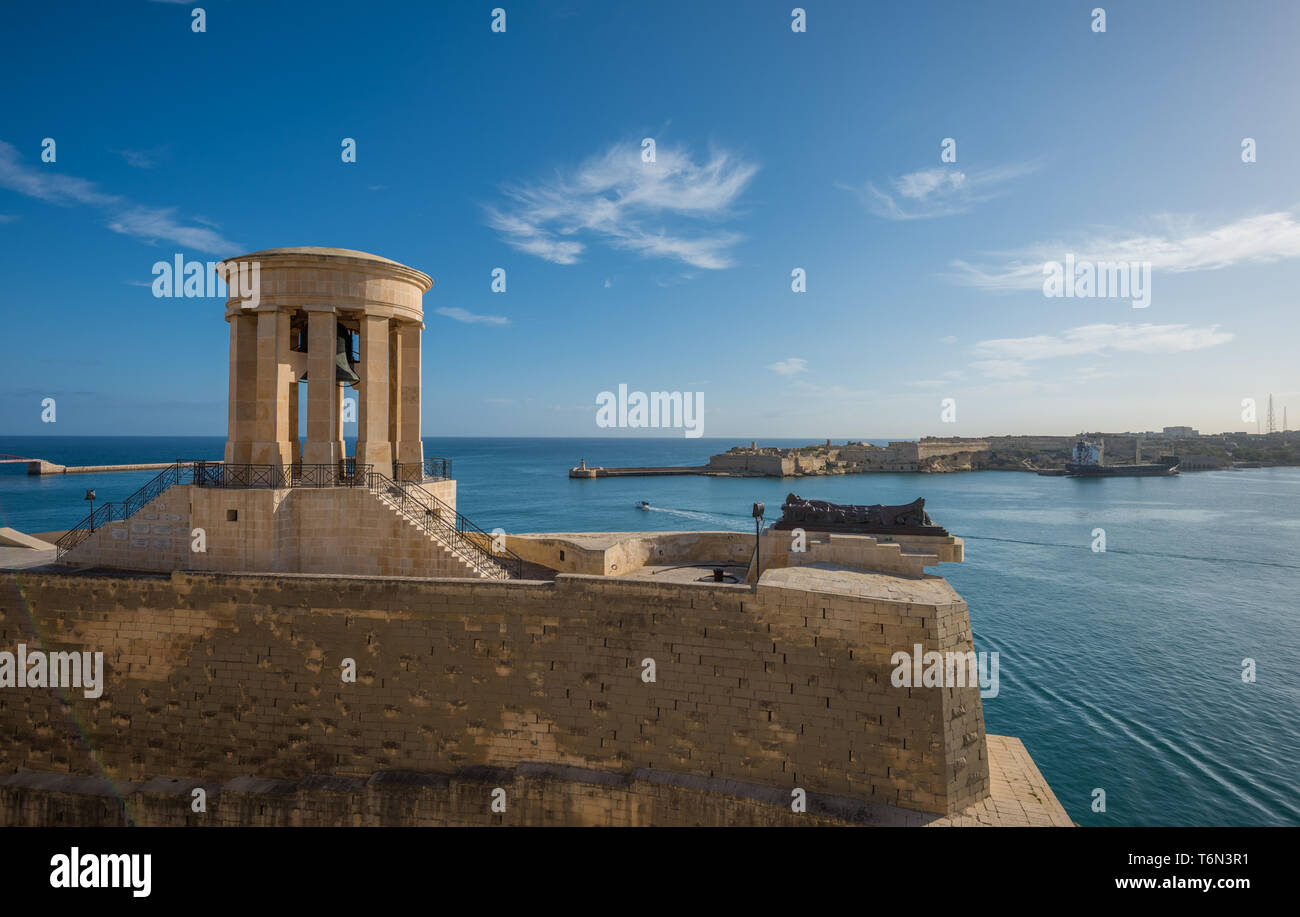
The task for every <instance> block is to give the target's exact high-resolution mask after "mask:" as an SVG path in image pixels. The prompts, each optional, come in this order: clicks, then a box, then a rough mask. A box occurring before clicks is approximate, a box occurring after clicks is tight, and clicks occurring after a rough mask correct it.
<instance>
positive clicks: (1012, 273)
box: [953, 211, 1300, 290]
mask: <svg viewBox="0 0 1300 917" xmlns="http://www.w3.org/2000/svg"><path fill="white" fill-rule="evenodd" d="M1158 222H1160V223H1161V224H1163V226H1162V228H1161V230H1160V231H1156V232H1140V231H1132V232H1127V233H1122V234H1115V235H1111V236H1095V237H1093V238H1090V239H1083V240H1079V241H1076V242H1074V243H1066V242H1039V243H1035V244H1033V245H1030V246H1027V247H1026V248H1023V249H1020V250H1018V251H1012V252H1002V253H998V254H999V255H1000V257H1001V258H1002V263H1000V264H997V265H994V266H991V267H982V266H977V265H973V264H969V263H967V262H965V261H954V262H953V266H954V267H955V268H956V269H957V271H958V273H957V277H956V279H957V280H958V281H959V282H961V283H964V284H967V285H969V286H974V287H981V288H983V289H988V290H1041V289H1042V288H1043V265H1044V264H1045V263H1047V262H1049V261H1054V262H1064V261H1065V256H1066V255H1067V254H1072V255H1074V257H1075V260H1076V263H1077V262H1079V261H1091V262H1093V263H1096V262H1101V261H1128V262H1133V261H1137V262H1145V261H1149V262H1150V263H1151V267H1152V270H1155V271H1168V272H1170V273H1183V272H1187V271H1214V270H1219V269H1221V268H1225V267H1231V266H1233V265H1235V264H1243V263H1257V264H1266V263H1269V262H1273V261H1281V260H1285V259H1291V258H1300V222H1297V221H1296V214H1295V213H1294V212H1291V211H1279V212H1276V213H1265V214H1260V215H1258V216H1252V217H1243V218H1241V219H1238V220H1235V221H1233V222H1231V223H1225V224H1224V225H1222V226H1217V227H1211V228H1208V229H1206V228H1197V227H1193V226H1190V225H1188V224H1187V223H1186V222H1182V221H1174V220H1172V219H1170V218H1167V217H1166V218H1162V219H1161V220H1159V221H1158Z"/></svg>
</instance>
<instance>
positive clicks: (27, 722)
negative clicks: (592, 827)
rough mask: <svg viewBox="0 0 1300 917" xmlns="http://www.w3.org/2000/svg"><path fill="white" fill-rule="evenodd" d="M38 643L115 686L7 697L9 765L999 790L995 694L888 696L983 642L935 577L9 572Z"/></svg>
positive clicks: (920, 804) (4, 766)
mask: <svg viewBox="0 0 1300 917" xmlns="http://www.w3.org/2000/svg"><path fill="white" fill-rule="evenodd" d="M19 643H26V644H27V645H28V647H29V648H34V647H38V646H43V647H44V648H45V649H46V650H47V651H50V652H55V651H71V650H79V651H80V650H84V651H90V652H94V651H102V652H103V653H104V658H105V663H106V668H107V670H108V674H107V677H106V686H105V688H104V691H103V695H102V696H101V697H98V698H87V697H85V696H84V695H83V693H82V692H80V691H78V690H75V689H69V690H67V691H64V692H60V691H57V690H53V689H49V688H26V689H20V688H13V687H9V688H0V773H11V774H12V773H16V772H19V771H43V772H65V773H68V774H76V775H92V774H99V773H101V770H100V769H101V768H102V772H103V773H105V774H107V775H108V776H109V777H111V778H113V779H114V780H118V781H135V780H148V779H151V778H154V777H158V776H161V775H168V774H173V775H174V774H185V775H189V776H190V777H191V778H193V779H202V780H212V781H228V780H232V779H235V778H237V777H257V778H266V779H275V780H303V779H305V778H308V777H321V776H351V777H369V776H371V775H374V774H376V773H378V772H380V771H384V770H392V769H397V770H406V771H417V772H450V771H454V770H455V769H457V768H461V767H466V766H491V767H514V766H517V765H519V764H522V763H525V762H532V763H539V764H553V765H567V766H574V767H581V768H587V769H591V770H597V771H602V772H608V773H611V774H622V775H627V774H630V773H632V772H633V771H635V770H637V769H639V768H649V769H655V770H661V771H665V772H670V773H676V774H683V775H694V776H699V777H708V778H716V779H724V780H736V781H743V782H748V783H753V784H757V785H762V786H768V787H777V788H784V790H785V791H786V792H787V793H788V791H789V789H790V788H793V787H802V788H804V789H806V790H807V791H808V792H810V793H824V794H831V795H837V796H844V797H848V798H851V799H856V800H860V801H863V802H871V803H878V804H883V805H890V806H898V807H902V808H907V809H913V810H919V811H925V812H934V813H941V814H953V813H955V812H957V811H959V810H961V809H963V808H965V807H966V806H968V805H970V804H971V803H972V802H975V801H978V800H979V799H981V798H983V796H985V795H987V793H988V761H987V754H986V744H985V736H984V722H983V712H982V708H981V706H980V699H979V691H978V686H975V687H965V688H947V687H945V688H921V687H916V688H897V687H894V686H893V685H892V684H891V681H890V674H891V671H892V670H893V668H894V666H893V663H892V662H891V656H892V654H893V653H894V652H895V651H897V650H906V651H909V652H910V651H911V649H912V647H913V645H915V644H921V645H923V647H924V648H925V649H926V650H937V651H940V652H942V651H948V650H958V651H970V650H971V648H972V647H971V634H970V621H969V616H968V613H967V609H966V605H965V603H964V602H962V600H961V599H960V597H959V596H957V594H956V593H955V592H953V590H952V589H951V587H949V586H948V584H947V583H946V582H945V581H943V580H942V579H939V578H937V577H926V578H923V579H919V580H916V579H903V578H900V577H892V576H887V575H884V574H868V573H854V572H846V571H821V570H816V569H810V568H800V569H791V570H774V571H770V572H768V573H765V574H764V580H763V583H762V584H761V585H760V586H759V587H758V588H757V590H755V589H752V588H749V587H744V586H730V585H713V584H707V585H705V584H681V585H675V584H667V583H657V582H645V581H637V580H619V579H609V578H600V577H585V576H574V575H563V576H560V577H559V578H558V579H557V580H556V581H555V582H554V583H541V582H526V581H512V582H500V581H487V580H482V581H466V580H441V581H438V580H433V581H429V580H405V579H397V578H391V579H385V578H359V577H330V576H306V575H275V576H263V575H223V574H211V573H176V574H172V575H170V576H150V575H136V576H122V577H98V576H91V575H57V574H48V573H24V574H13V573H9V574H3V575H0V650H7V651H10V652H12V651H14V649H15V648H16V646H17V644H19ZM346 659H351V660H354V661H355V667H356V668H355V670H356V680H355V682H348V681H345V680H344V678H343V672H344V668H343V664H344V663H345V660H346ZM645 659H653V660H654V661H655V666H656V678H655V681H653V682H650V683H647V682H646V681H644V680H643V679H642V672H643V671H644V669H643V660H645Z"/></svg>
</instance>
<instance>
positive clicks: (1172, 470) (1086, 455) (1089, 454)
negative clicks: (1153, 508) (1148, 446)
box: [1065, 439, 1178, 478]
mask: <svg viewBox="0 0 1300 917" xmlns="http://www.w3.org/2000/svg"><path fill="white" fill-rule="evenodd" d="M1138 448H1139V450H1140V448H1141V447H1140V446H1139V447H1138ZM1138 458H1139V461H1140V459H1141V452H1140V451H1139V452H1138ZM1065 473H1066V475H1068V476H1069V477H1072V478H1136V477H1152V476H1155V477H1166V476H1168V475H1171V474H1178V460H1177V459H1176V458H1172V457H1170V458H1168V459H1161V460H1160V461H1158V462H1155V463H1153V464H1147V465H1143V464H1136V465H1103V464H1102V463H1101V447H1100V446H1099V445H1098V444H1097V443H1094V442H1090V441H1089V440H1086V439H1081V440H1079V441H1078V442H1077V443H1075V444H1074V461H1071V462H1066V463H1065Z"/></svg>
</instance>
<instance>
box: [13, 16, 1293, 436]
mask: <svg viewBox="0 0 1300 917" xmlns="http://www.w3.org/2000/svg"><path fill="white" fill-rule="evenodd" d="M497 3H500V0H495V2H489V3H484V4H472V3H458V4H454V5H443V4H424V3H422V4H398V3H385V2H377V3H371V4H355V3H329V2H323V3H313V4H311V5H299V4H288V3H251V2H234V0H230V2H226V0H209V2H206V3H205V4H204V7H203V8H204V9H205V11H206V17H207V23H206V24H207V31H206V32H204V33H194V32H192V31H191V26H190V23H191V9H192V4H188V3H187V4H176V3H168V2H149V0H138V2H136V0H122V2H119V3H115V4H112V5H107V4H99V3H83V4H72V3H60V2H56V0H51V2H48V3H40V4H22V5H11V6H10V7H9V8H8V10H7V13H6V16H7V21H6V24H5V25H6V27H5V30H4V33H3V35H2V36H0V50H2V51H3V53H0V76H2V78H3V84H4V86H5V91H4V93H3V99H2V100H0V115H2V116H0V266H2V267H3V268H4V280H5V282H4V284H3V286H0V310H2V311H3V316H4V327H5V332H6V333H5V342H6V344H7V346H6V347H5V348H4V350H5V361H6V371H5V379H6V383H7V384H6V385H5V386H4V389H3V391H0V433H5V432H8V433H12V434H32V433H57V434H61V435H77V434H87V435H94V434H114V433H116V434H158V433H178V434H180V433H192V434H221V433H224V432H225V424H226V407H225V399H226V368H227V346H228V345H227V326H226V324H225V322H224V321H223V320H222V315H223V308H222V303H221V302H220V301H219V300H215V299H158V298H154V297H153V295H152V293H151V291H150V289H149V287H148V283H149V282H150V281H151V280H152V279H153V277H152V273H151V272H152V266H153V264H154V263H155V262H156V261H159V260H166V261H170V260H171V259H172V258H173V257H174V255H175V254H177V253H181V254H184V255H185V256H186V257H187V258H188V259H191V260H203V261H206V260H219V259H222V258H226V257H232V256H235V255H238V254H242V253H245V252H250V251H254V250H257V249H262V248H272V247H279V246H290V245H325V246H338V247H344V248H355V249H361V250H364V251H370V252H374V253H377V254H381V255H384V256H386V257H390V258H394V259H396V260H398V261H401V262H403V263H406V264H409V265H411V266H413V267H416V268H419V269H420V270H423V271H425V272H426V273H428V274H430V275H431V276H432V277H433V278H434V281H435V284H434V288H433V290H432V291H431V292H430V293H429V294H428V295H427V296H426V297H425V316H426V325H427V328H426V332H425V339H424V340H425V346H424V356H425V362H424V393H425V394H424V430H425V433H426V434H428V435H504V436H526V435H575V436H581V435H595V434H596V433H598V432H601V431H598V430H597V428H596V426H595V410H596V396H597V395H598V393H600V392H601V391H605V390H615V389H616V388H617V386H618V385H619V384H620V383H624V384H627V385H628V387H629V388H630V389H632V390H638V389H639V390H644V391H651V390H659V391H700V392H703V393H704V407H705V422H704V428H703V429H704V434H705V435H706V436H736V437H738V438H742V437H743V438H754V437H764V436H766V437H777V436H807V437H809V438H822V437H826V436H832V437H836V438H842V437H883V436H919V435H945V434H963V435H977V434H993V433H1014V432H1039V433H1061V434H1066V433H1072V432H1076V431H1078V430H1079V429H1082V428H1088V429H1108V430H1134V429H1136V430H1144V429H1153V428H1159V427H1160V426H1163V425H1167V424H1190V425H1193V426H1197V427H1199V428H1201V429H1202V430H1211V431H1218V430H1240V429H1243V428H1246V427H1248V426H1249V427H1251V428H1252V429H1253V425H1249V424H1247V423H1244V422H1243V421H1242V420H1241V419H1240V413H1241V408H1240V403H1241V400H1242V399H1243V398H1246V397H1254V398H1257V399H1259V400H1260V403H1261V404H1262V403H1263V400H1264V399H1265V398H1267V396H1268V394H1269V393H1270V392H1271V393H1273V394H1274V395H1275V396H1276V399H1277V403H1278V405H1279V414H1280V406H1281V405H1282V404H1289V406H1291V407H1293V408H1294V409H1295V411H1296V413H1297V418H1298V422H1297V423H1296V424H1293V426H1294V425H1300V382H1298V381H1297V375H1296V369H1295V367H1296V365H1297V361H1296V359H1295V351H1296V341H1297V331H1298V330H1300V328H1298V325H1300V318H1297V315H1298V314H1300V313H1298V312H1297V309H1296V305H1297V295H1298V294H1297V283H1296V281H1297V278H1298V274H1300V272H1298V271H1297V266H1298V263H1300V262H1298V259H1300V172H1298V171H1297V169H1296V163H1297V151H1300V117H1297V114H1298V113H1300V105H1297V88H1296V87H1297V86H1300V57H1297V55H1296V54H1295V53H1294V48H1295V45H1296V41H1297V38H1298V37H1300V5H1297V4H1294V3H1287V2H1264V0H1258V2H1249V3H1240V4H1223V3H1211V2H1204V3H1200V2H1148V0H1144V2H1141V3H1136V2H1123V3H1110V4H1105V9H1106V12H1107V22H1106V31H1105V33H1096V32H1094V31H1093V30H1092V26H1091V23H1092V19H1091V16H1090V11H1091V10H1092V9H1093V7H1094V6H1096V5H1097V0H1088V2H1084V3H1077V2H1065V0H1057V2H1041V0H1038V2H1001V0H1000V2H996V3H981V4H972V3H964V2H951V3H906V4H902V3H879V2H843V3H812V4H806V5H805V7H804V8H805V9H806V10H807V31H806V32H804V33H802V34H796V33H794V32H792V30H791V28H790V22H791V16H790V11H791V8H792V6H793V4H791V3H781V4H778V3H763V2H753V0H750V2H737V3H708V4H704V3H698V2H685V3H672V2H667V3H659V4H654V5H651V6H647V5H644V4H614V3H607V2H578V0H571V2H557V3H536V2H529V3H526V4H517V5H511V4H509V3H507V4H506V5H505V6H504V8H505V10H506V31H505V32H504V33H494V32H492V30H491V28H490V25H491V19H492V14H491V10H492V8H493V6H494V5H497ZM47 137H49V138H53V139H54V140H55V141H56V144H57V147H56V151H57V159H56V161H55V162H53V163H44V162H42V161H41V152H42V140H43V139H44V138H47ZM345 137H350V138H354V139H355V140H356V143H357V161H356V162H355V163H343V162H342V161H341V157H340V145H341V141H342V139H343V138H345ZM646 137H650V138H654V140H655V143H656V162H655V163H654V164H651V165H647V164H646V163H643V162H642V159H641V156H640V152H641V146H642V140H643V138H646ZM1246 137H1250V138H1253V139H1254V140H1255V142H1256V148H1257V161H1256V162H1253V163H1249V164H1247V163H1243V162H1242V156H1241V143H1242V139H1243V138H1246ZM944 138H953V139H954V140H955V141H956V152H957V161H956V162H955V163H945V162H941V159H940V153H941V142H942V141H943V139H944ZM1066 254H1072V255H1074V256H1075V257H1076V258H1078V259H1083V260H1087V259H1090V258H1091V259H1092V260H1125V261H1134V262H1144V261H1149V262H1150V263H1151V264H1152V275H1151V303H1150V306H1149V307H1147V308H1145V309H1134V308H1133V307H1132V305H1131V304H1130V302H1129V301H1128V300H1121V299H1114V298H1048V297H1045V296H1044V294H1043V291H1042V271H1041V268H1042V265H1043V263H1044V262H1047V261H1052V260H1063V259H1064V258H1065V255H1066ZM498 267H500V268H504V269H505V270H506V272H507V292H505V293H502V294H498V293H493V292H492V291H491V289H490V284H491V279H492V278H491V272H492V270H493V269H494V268H498ZM795 268H802V269H803V270H804V271H806V274H807V292H805V293H795V292H792V290H791V271H792V270H793V269H795ZM438 310H444V311H442V312H439V311H438ZM45 397H54V398H56V401H57V422H56V423H55V424H43V423H42V422H41V420H40V415H41V399H43V398H45ZM944 398H952V399H955V402H956V416H957V421H956V422H955V423H941V422H940V417H941V402H942V400H943V399H944ZM1261 412H1262V411H1261ZM603 432H604V433H606V434H607V435H618V434H619V433H623V432H629V431H616V430H608V431H603ZM632 432H635V431H632ZM652 432H657V433H659V434H661V435H662V433H663V432H664V431H652Z"/></svg>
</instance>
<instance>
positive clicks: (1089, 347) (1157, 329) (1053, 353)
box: [972, 324, 1232, 378]
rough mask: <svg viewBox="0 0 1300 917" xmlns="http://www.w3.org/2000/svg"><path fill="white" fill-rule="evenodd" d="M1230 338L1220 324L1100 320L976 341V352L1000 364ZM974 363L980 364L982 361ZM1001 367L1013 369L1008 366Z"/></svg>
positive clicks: (1177, 349)
mask: <svg viewBox="0 0 1300 917" xmlns="http://www.w3.org/2000/svg"><path fill="white" fill-rule="evenodd" d="M1230 340H1232V335H1231V334H1229V333H1228V332H1226V331H1220V330H1219V326H1218V325H1210V326H1208V327H1204V328H1193V327H1191V326H1190V325H1151V324H1142V325H1132V324H1122V325H1119V324H1099V325H1080V326H1078V327H1076V328H1070V329H1068V330H1066V331H1063V332H1061V333H1060V334H1055V335H1053V334H1040V335H1035V336H1033V337H1023V338H995V339H992V340H986V341H980V342H979V343H978V344H976V345H975V352H976V353H977V354H979V355H981V356H984V357H987V358H988V359H986V360H983V361H980V362H981V363H984V364H993V365H994V366H993V368H997V364H1000V363H1008V364H1009V363H1012V362H1017V361H1023V360H1048V359H1053V358H1057V357H1072V356H1078V355H1080V354H1094V353H1095V354H1104V353H1108V352H1120V353H1181V352H1185V351H1189V350H1205V349H1206V348H1209V347H1217V346H1218V345H1220V344H1226V343H1227V342H1228V341H1230ZM972 365H973V366H975V367H976V368H977V369H979V368H980V364H979V363H976V364H972ZM1002 368H1003V369H1004V370H1006V371H1007V372H1012V370H1010V369H1009V367H1002ZM985 374H986V375H989V373H985ZM1021 375H1023V374H1021ZM1003 378H1006V376H1003Z"/></svg>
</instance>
